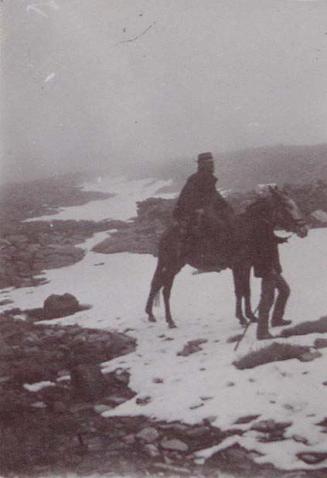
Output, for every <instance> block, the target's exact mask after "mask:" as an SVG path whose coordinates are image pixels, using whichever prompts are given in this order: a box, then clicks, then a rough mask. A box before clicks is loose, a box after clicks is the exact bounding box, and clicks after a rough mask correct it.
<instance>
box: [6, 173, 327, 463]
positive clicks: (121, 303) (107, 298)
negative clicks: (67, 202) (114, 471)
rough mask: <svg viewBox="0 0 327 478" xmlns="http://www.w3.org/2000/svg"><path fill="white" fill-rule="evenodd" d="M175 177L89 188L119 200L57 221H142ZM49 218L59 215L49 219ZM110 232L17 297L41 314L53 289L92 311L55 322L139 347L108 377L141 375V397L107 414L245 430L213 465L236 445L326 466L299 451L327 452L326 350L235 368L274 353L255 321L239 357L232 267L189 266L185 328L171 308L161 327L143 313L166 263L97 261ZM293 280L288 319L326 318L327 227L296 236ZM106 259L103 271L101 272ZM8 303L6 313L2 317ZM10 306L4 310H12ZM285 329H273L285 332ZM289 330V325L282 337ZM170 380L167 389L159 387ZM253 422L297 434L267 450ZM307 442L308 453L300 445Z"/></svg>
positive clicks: (119, 258)
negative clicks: (138, 209) (170, 320)
mask: <svg viewBox="0 0 327 478" xmlns="http://www.w3.org/2000/svg"><path fill="white" fill-rule="evenodd" d="M166 184H167V183H166V182H164V181H153V180H151V181H150V180H149V179H148V180H138V181H130V182H127V180H125V179H123V178H119V179H116V180H114V179H110V180H106V179H101V181H99V182H97V183H96V184H90V185H87V186H85V187H86V188H88V189H91V190H95V188H97V190H102V191H105V192H113V193H115V196H114V197H113V198H110V199H108V200H103V201H94V202H91V203H89V204H86V205H84V206H79V207H77V208H66V209H64V210H63V211H61V212H60V213H59V214H57V215H56V216H51V218H53V217H55V218H57V219H59V218H60V219H63V218H65V219H67V218H71V219H73V218H74V219H81V218H83V219H94V220H100V219H103V218H104V217H105V216H104V213H105V214H106V217H107V216H108V217H115V218H117V219H127V218H130V217H131V216H132V215H134V214H135V201H138V200H142V199H145V198H146V197H149V196H153V195H154V194H156V192H157V191H158V189H159V188H161V187H162V186H163V185H166ZM43 219H44V220H49V218H46V217H44V218H43ZM104 237H107V233H106V232H104V233H103V232H102V233H99V234H96V235H94V236H93V238H92V239H89V240H88V241H86V242H85V243H84V245H83V247H84V248H85V250H86V251H87V254H86V256H85V258H84V259H83V260H82V261H81V262H79V263H77V264H74V265H72V266H69V267H64V268H61V269H55V270H50V271H47V272H46V273H45V277H46V279H47V280H48V281H49V283H48V284H44V285H42V286H38V287H36V288H23V289H8V290H7V291H6V293H7V296H8V297H9V298H10V299H11V300H13V301H14V305H13V307H20V308H22V309H24V308H31V307H40V306H41V305H42V303H43V301H44V299H45V298H46V297H47V296H48V295H50V294H51V293H56V294H61V293H64V292H69V293H72V294H74V295H75V296H76V297H77V298H78V299H79V300H80V301H81V302H82V303H87V304H90V305H92V308H91V309H89V310H84V311H82V312H80V313H77V314H75V315H73V316H71V317H67V318H65V319H57V320H52V321H51V323H55V322H57V323H60V324H74V323H77V324H79V325H81V326H83V327H96V328H103V329H116V330H118V331H121V332H124V331H125V330H126V329H129V331H128V334H130V335H132V336H133V337H135V338H136V339H137V349H136V351H135V352H133V353H130V354H128V355H126V356H122V357H118V358H116V359H114V360H112V361H109V362H107V363H104V364H103V365H102V366H103V370H105V371H112V370H115V369H117V368H121V369H126V370H128V371H129V372H130V374H131V381H130V387H131V388H132V389H133V390H135V391H136V392H137V396H136V397H134V398H132V399H131V400H129V401H127V402H125V403H123V404H122V405H120V406H118V407H116V408H115V409H113V410H111V411H109V412H105V413H104V414H103V415H104V416H113V415H132V416H133V415H134V416H136V415H144V416H149V417H154V418H157V419H161V420H167V421H172V420H181V421H184V422H187V423H200V422H202V421H203V420H204V419H210V421H211V422H212V423H213V424H214V425H215V426H218V427H221V428H222V429H227V428H238V429H239V428H242V429H243V430H244V431H245V433H244V434H243V435H242V436H234V437H230V438H228V439H227V440H225V442H223V443H221V444H220V445H219V448H216V447H215V448H214V449H210V450H202V451H200V452H198V459H199V460H203V459H204V458H205V457H207V456H210V455H211V454H212V453H214V451H215V450H217V449H221V448H224V447H227V446H229V445H230V444H231V443H236V442H237V443H240V445H242V446H244V447H246V448H248V449H251V450H256V451H257V452H259V453H260V454H261V456H258V457H257V458H256V461H257V462H261V463H263V462H269V463H273V464H274V465H275V466H277V467H279V468H283V469H287V470H293V469H298V468H301V469H306V468H319V467H321V466H326V463H322V464H320V465H316V466H315V465H310V466H309V465H306V464H305V463H303V462H302V461H301V460H299V459H298V458H297V454H298V453H300V452H304V451H306V452H312V451H325V452H326V451H327V441H326V438H327V435H326V434H324V433H322V432H321V430H322V429H321V428H320V427H318V426H317V423H319V422H320V421H321V420H323V419H324V418H325V417H326V406H325V400H326V392H327V388H326V386H324V385H323V382H324V381H326V380H327V376H326V368H327V353H326V349H325V350H324V349H322V350H321V354H322V356H321V357H320V358H317V359H316V360H314V361H313V362H307V363H303V362H299V361H298V360H295V359H294V360H288V361H284V362H276V363H270V364H267V365H262V366H259V367H256V368H255V369H249V370H238V369H236V368H235V367H234V365H233V361H234V360H235V359H237V358H239V357H241V356H243V355H244V354H246V353H247V352H249V351H253V350H258V349H260V348H262V347H266V346H267V345H269V343H271V341H264V342H258V341H256V339H255V326H254V325H251V326H250V328H249V329H248V331H247V333H246V335H245V338H244V339H243V340H242V342H241V344H240V346H239V348H238V350H237V352H235V351H234V345H235V344H233V343H231V344H230V343H227V339H228V338H229V337H231V336H233V335H236V334H239V333H241V332H242V329H241V328H240V325H239V323H238V321H237V320H236V319H235V318H234V293H233V284H232V277H231V273H230V272H229V271H226V272H223V273H221V274H216V273H209V274H200V275H193V274H192V271H193V270H192V269H191V268H190V267H185V268H184V269H183V271H182V272H181V273H180V274H179V275H178V276H177V278H176V280H175V284H174V288H173V291H172V298H171V303H172V311H173V315H174V318H175V321H176V323H177V325H178V328H177V329H173V330H171V329H168V328H167V325H166V323H165V320H164V312H163V308H162V307H161V308H160V309H157V311H156V314H157V319H158V322H157V323H149V322H148V321H147V317H146V314H145V312H144V306H145V302H146V298H147V294H148V292H149V285H150V281H151V278H152V274H153V272H154V268H155V263H156V259H155V258H154V257H152V256H150V255H141V254H130V253H123V254H114V255H105V254H97V253H94V252H92V251H91V248H92V247H93V245H95V244H97V243H99V242H100V241H101V240H102V239H103V238H104ZM280 250H281V258H282V264H283V265H284V275H285V278H286V279H287V280H288V282H289V283H290V285H291V289H292V294H291V297H290V300H289V303H288V307H287V317H286V318H288V319H291V320H292V321H293V323H295V324H296V323H300V322H303V321H307V320H316V319H318V318H319V317H321V316H323V315H326V312H327V306H326V290H325V285H326V283H327V268H326V263H325V258H326V257H327V230H326V229H320V230H318V229H316V230H312V231H310V233H309V236H308V237H307V238H305V239H299V238H296V237H292V238H291V239H290V240H289V243H288V244H285V245H283V246H281V248H280ZM99 262H103V263H104V264H103V265H102V266H99V265H98V266H96V267H95V264H98V263H99ZM252 283H253V304H254V306H256V304H257V302H258V298H259V290H260V282H259V281H258V280H257V279H253V280H252ZM4 308H5V307H2V308H1V309H2V310H3V309H4ZM1 309H0V311H1ZM275 331H276V329H273V333H275ZM277 332H278V329H277ZM319 336H320V337H321V335H319V334H310V335H307V336H300V337H291V338H288V339H276V340H275V341H274V342H276V341H278V342H280V343H292V344H303V345H309V346H312V345H313V343H314V340H315V338H317V337H319ZM197 339H204V340H206V342H205V343H203V344H201V345H200V347H201V349H202V350H201V351H199V352H196V353H194V354H191V355H189V356H186V357H184V356H178V355H177V353H178V352H180V351H181V350H182V349H183V347H184V345H185V344H186V343H187V342H188V341H190V340H197ZM158 378H160V379H162V383H158V380H155V379H158ZM146 396H149V397H151V401H150V402H149V403H147V404H146V405H138V404H136V398H138V397H146ZM246 415H260V417H259V418H258V420H263V419H274V420H275V421H282V422H285V421H286V422H288V421H291V422H292V425H291V426H290V427H289V428H287V430H286V440H284V441H276V442H271V443H262V442H260V441H259V440H258V439H259V438H260V433H259V432H255V431H253V430H251V423H249V424H246V425H235V421H236V420H237V419H238V418H240V417H244V416H246ZM294 435H299V436H301V437H304V438H305V439H306V440H307V442H308V445H305V444H303V443H300V442H298V441H295V440H294V438H293V437H294Z"/></svg>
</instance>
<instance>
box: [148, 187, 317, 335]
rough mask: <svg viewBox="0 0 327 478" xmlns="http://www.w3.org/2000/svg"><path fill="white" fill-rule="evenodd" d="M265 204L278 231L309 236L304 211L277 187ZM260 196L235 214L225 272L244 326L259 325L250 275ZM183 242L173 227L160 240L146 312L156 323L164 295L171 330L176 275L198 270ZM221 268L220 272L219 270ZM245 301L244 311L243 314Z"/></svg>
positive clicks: (270, 189)
mask: <svg viewBox="0 0 327 478" xmlns="http://www.w3.org/2000/svg"><path fill="white" fill-rule="evenodd" d="M268 193H269V194H268V196H266V199H265V200H266V202H267V203H268V205H269V211H270V212H269V214H268V217H267V220H273V221H274V224H276V225H277V227H278V228H280V229H283V230H285V231H288V232H291V233H295V234H296V235H297V236H299V237H301V238H303V237H306V236H307V234H308V226H307V224H306V221H305V219H304V216H303V214H302V212H301V211H300V209H299V207H298V205H297V204H296V203H295V201H294V200H293V199H292V198H291V197H290V196H289V195H288V194H287V193H286V192H285V191H282V190H280V189H278V188H277V186H268ZM260 201H261V203H262V198H260V197H258V198H257V199H256V200H255V201H253V202H252V203H251V204H250V205H249V206H247V208H246V210H245V211H244V212H243V213H240V214H238V215H235V217H234V226H233V233H232V236H233V237H232V238H230V239H232V243H233V253H232V257H231V258H230V261H229V263H228V264H227V265H225V266H224V267H223V269H227V268H229V269H231V270H232V273H233V279H234V292H235V297H236V310H235V316H236V318H237V319H238V320H239V322H240V324H241V325H242V326H246V325H247V324H248V323H249V322H248V320H247V319H249V321H250V322H251V321H253V322H256V321H257V318H256V316H255V314H254V313H253V311H252V307H251V288H250V273H251V268H252V267H253V247H252V240H251V237H252V231H253V230H254V228H255V227H256V217H257V214H258V211H259V205H260ZM182 249H183V241H182V240H181V238H180V237H179V232H178V226H176V225H172V226H169V227H168V229H167V230H166V231H165V232H164V233H163V234H162V236H161V238H160V241H159V250H158V260H157V265H156V269H155V272H154V275H153V278H152V281H151V288H150V293H149V296H148V299H147V303H146V308H145V312H146V313H147V315H148V320H149V321H150V322H156V318H155V316H154V314H153V305H154V301H155V299H156V297H158V294H159V293H160V290H161V289H163V290H162V292H163V298H164V306H165V319H166V322H167V324H168V326H169V328H174V327H176V324H175V322H174V320H173V318H172V314H171V310H170V294H171V289H172V286H173V282H174V279H175V277H176V275H177V274H178V273H179V272H180V271H181V269H182V268H183V267H184V266H185V265H187V264H188V265H191V266H192V267H194V268H197V269H198V268H199V264H198V263H197V261H196V260H195V259H194V255H193V254H192V253H188V254H183V250H182ZM220 266H221V265H219V268H217V269H218V271H220V270H221V269H220ZM243 301H244V309H245V310H244V312H245V315H244V313H243Z"/></svg>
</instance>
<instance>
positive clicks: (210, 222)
mask: <svg viewBox="0 0 327 478" xmlns="http://www.w3.org/2000/svg"><path fill="white" fill-rule="evenodd" d="M197 162H198V171H197V172H196V173H195V174H192V176H190V177H189V178H188V180H187V182H186V184H185V186H184V187H183V189H182V191H181V193H180V196H179V198H178V200H177V204H176V207H175V210H174V212H173V217H174V219H175V220H176V221H177V224H178V226H179V231H180V235H181V237H182V242H183V249H184V253H186V254H188V253H190V252H191V251H192V252H193V250H194V247H196V245H199V243H201V242H202V245H205V247H202V248H201V255H202V259H203V265H205V264H206V265H207V266H208V264H210V262H212V266H215V265H217V264H216V257H215V256H216V251H217V252H218V251H219V257H220V263H221V266H222V268H223V267H226V266H227V262H228V261H229V256H230V253H231V251H230V244H231V238H232V228H233V217H234V212H233V210H232V208H231V206H230V205H229V204H228V203H227V202H226V201H225V199H224V198H223V197H222V196H221V194H220V193H219V192H218V191H217V190H216V183H217V178H216V177H215V176H214V174H213V173H214V160H213V156H212V153H201V154H199V155H198V160H197ZM209 244H210V246H209ZM208 249H209V250H208ZM204 256H205V257H204ZM209 256H211V258H210V257H209ZM224 256H225V260H224V259H223V260H222V257H224ZM205 268H206V269H207V268H208V267H205Z"/></svg>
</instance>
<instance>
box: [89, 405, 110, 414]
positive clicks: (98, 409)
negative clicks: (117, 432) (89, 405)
mask: <svg viewBox="0 0 327 478" xmlns="http://www.w3.org/2000/svg"><path fill="white" fill-rule="evenodd" d="M93 408H94V410H95V411H96V412H97V413H100V414H101V413H104V412H109V411H110V410H112V408H111V407H109V406H108V405H95V406H94V407H93Z"/></svg>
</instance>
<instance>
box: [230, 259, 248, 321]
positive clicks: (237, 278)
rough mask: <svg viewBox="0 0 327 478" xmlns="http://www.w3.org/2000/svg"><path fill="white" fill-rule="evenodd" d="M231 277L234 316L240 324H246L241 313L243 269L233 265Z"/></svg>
mask: <svg viewBox="0 0 327 478" xmlns="http://www.w3.org/2000/svg"><path fill="white" fill-rule="evenodd" d="M233 279H234V289H235V299H236V309H235V317H236V318H237V319H238V320H239V321H240V324H241V325H246V324H247V320H246V318H245V317H244V314H243V308H242V300H243V269H242V268H241V267H239V266H238V267H233Z"/></svg>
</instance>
